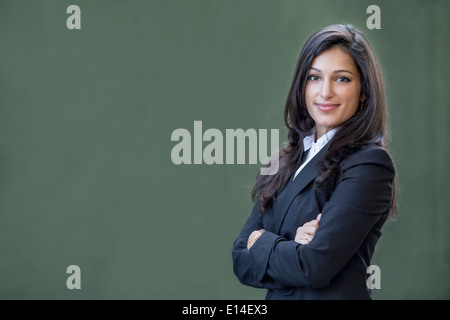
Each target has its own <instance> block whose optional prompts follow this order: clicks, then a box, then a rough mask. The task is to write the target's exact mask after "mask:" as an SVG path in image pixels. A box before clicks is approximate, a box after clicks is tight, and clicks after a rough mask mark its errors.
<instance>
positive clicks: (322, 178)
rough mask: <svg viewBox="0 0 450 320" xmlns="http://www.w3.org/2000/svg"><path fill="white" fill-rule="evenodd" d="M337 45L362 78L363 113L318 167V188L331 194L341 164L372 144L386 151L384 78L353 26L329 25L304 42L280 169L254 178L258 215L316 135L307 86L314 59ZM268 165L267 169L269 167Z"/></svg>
mask: <svg viewBox="0 0 450 320" xmlns="http://www.w3.org/2000/svg"><path fill="white" fill-rule="evenodd" d="M336 46H339V47H341V48H343V49H344V50H346V51H347V52H348V53H349V54H350V55H351V56H352V57H353V60H354V61H355V64H356V66H357V68H358V71H359V74H360V79H361V96H364V97H365V100H364V102H363V106H362V108H358V111H357V112H356V113H355V114H354V115H353V116H352V117H351V118H350V119H348V120H347V121H345V122H344V123H342V124H341V125H340V126H339V130H338V131H337V132H336V134H335V135H334V137H333V139H332V140H331V141H330V143H329V144H328V145H329V147H328V149H327V151H326V154H325V156H324V158H323V159H322V160H321V161H320V162H319V164H318V176H317V177H316V179H315V181H314V187H315V188H316V189H320V190H324V191H326V192H331V191H332V190H333V189H334V186H335V184H336V181H337V179H338V177H339V175H340V162H341V161H342V160H343V159H345V158H346V157H347V156H348V155H350V154H352V153H353V152H355V151H356V150H358V149H360V148H362V147H363V146H364V145H367V144H369V143H371V142H374V143H376V144H378V145H379V146H381V147H383V148H384V149H386V150H387V132H386V118H387V111H386V100H385V89H384V85H383V77H382V74H381V71H380V68H379V66H378V62H377V59H376V57H375V55H374V52H373V50H372V48H371V46H370V44H369V42H368V41H367V39H366V38H365V37H364V35H363V34H362V33H361V32H360V31H359V30H358V29H356V28H354V27H353V26H351V25H331V26H327V27H325V28H322V29H320V30H319V31H317V32H315V33H314V34H313V35H312V36H311V37H310V38H309V39H308V41H307V42H306V43H305V45H304V47H303V49H302V50H301V52H300V56H299V58H298V61H297V66H296V68H295V73H294V77H293V80H292V84H291V87H290V90H289V93H288V97H287V100H286V105H285V109H284V123H285V125H286V127H287V129H288V142H287V143H286V145H285V147H284V148H282V149H281V150H280V151H279V155H278V156H279V170H278V172H277V173H276V174H274V175H261V174H258V176H257V179H256V183H255V185H254V187H253V190H252V200H253V201H257V202H258V204H259V209H260V215H262V214H263V213H264V211H265V210H266V209H267V208H269V207H270V206H271V205H272V204H273V201H274V199H275V198H276V195H277V194H278V193H279V192H280V191H281V189H282V188H283V187H284V186H285V185H286V183H287V182H288V180H289V178H290V177H291V176H292V174H293V173H294V172H295V171H296V170H297V169H298V166H299V163H300V161H301V159H302V156H303V138H305V137H306V136H308V135H311V134H312V133H313V132H314V126H315V124H314V120H313V119H312V118H311V116H310V115H309V113H308V111H307V109H306V102H305V86H306V80H307V77H308V72H309V68H310V66H311V63H312V61H313V59H314V58H315V57H316V56H317V55H319V54H320V53H322V52H324V51H326V50H329V49H331V48H333V47H336ZM268 165H270V164H268ZM395 180H396V178H395V179H394V182H393V189H392V190H393V192H392V203H391V214H390V216H391V218H392V219H395V218H396V216H397V213H398V210H397V201H396V186H395V185H396V181H395Z"/></svg>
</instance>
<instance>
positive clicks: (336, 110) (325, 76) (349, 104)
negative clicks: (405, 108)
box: [305, 47, 365, 138]
mask: <svg viewBox="0 0 450 320" xmlns="http://www.w3.org/2000/svg"><path fill="white" fill-rule="evenodd" d="M305 99H306V107H307V109H308V113H309V115H310V116H311V118H313V120H314V123H315V125H316V134H317V138H320V137H321V136H322V135H324V134H325V133H326V132H327V131H328V130H329V129H331V128H334V127H337V126H339V125H340V124H341V123H343V122H344V121H347V120H348V119H350V117H351V116H353V115H354V114H355V113H356V109H357V108H358V105H359V102H361V103H362V102H363V101H364V99H365V95H364V94H361V83H360V77H359V72H358V69H357V67H356V65H355V62H354V61H353V58H352V57H351V56H350V54H349V53H348V52H347V51H346V50H345V49H344V48H343V47H335V48H332V49H330V50H327V51H325V52H323V53H322V54H320V55H318V56H317V57H316V58H315V59H314V60H313V62H312V64H311V68H310V72H309V74H308V81H307V83H306V90H305Z"/></svg>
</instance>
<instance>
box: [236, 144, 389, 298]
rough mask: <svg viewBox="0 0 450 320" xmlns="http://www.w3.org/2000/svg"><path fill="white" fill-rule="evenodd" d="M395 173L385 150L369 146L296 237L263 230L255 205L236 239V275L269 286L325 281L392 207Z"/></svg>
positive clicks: (315, 284) (317, 285) (249, 282)
mask: <svg viewBox="0 0 450 320" xmlns="http://www.w3.org/2000/svg"><path fill="white" fill-rule="evenodd" d="M394 175H395V172H394V169H393V165H392V162H391V160H390V157H389V156H388V155H387V153H386V152H385V151H383V150H381V149H374V150H369V152H366V154H365V155H364V157H362V158H360V161H358V162H357V163H350V165H348V166H347V167H345V168H343V172H342V175H341V177H340V179H339V181H338V183H337V185H336V189H335V191H334V192H333V194H332V196H331V198H330V200H329V201H328V202H327V203H326V204H325V205H324V207H323V208H322V215H320V216H318V218H317V219H315V220H312V221H310V222H309V223H306V224H305V225H303V226H301V227H299V228H298V229H297V232H296V236H295V239H294V240H288V239H286V238H283V237H281V236H280V235H277V234H275V233H272V232H270V231H263V229H264V226H263V225H262V222H261V220H260V219H259V218H258V213H257V207H256V206H255V208H254V209H253V211H252V214H251V215H250V217H249V219H248V220H247V223H246V224H245V226H244V228H243V230H242V232H241V235H240V236H239V237H238V239H237V240H236V241H235V245H234V249H233V262H234V270H235V273H236V275H237V276H238V278H239V279H240V281H241V282H242V283H244V284H247V285H250V286H254V287H263V288H268V289H284V288H288V287H310V288H320V287H325V286H327V285H328V284H329V282H330V281H331V279H332V278H333V277H334V275H335V274H336V273H337V272H339V271H340V270H341V269H342V268H343V267H344V266H345V264H346V263H347V262H348V261H349V260H350V258H351V257H352V256H353V255H354V254H355V252H356V251H357V250H358V248H359V247H360V245H361V244H362V242H363V241H364V240H365V238H366V237H367V235H368V234H369V232H370V230H371V229H372V228H373V227H374V226H375V224H376V223H377V222H378V221H379V220H380V218H381V217H382V216H383V215H384V214H385V213H386V212H388V210H389V206H390V201H391V195H392V180H393V178H394ZM319 225H320V226H319ZM255 231H260V232H261V233H259V232H255ZM306 234H309V235H310V236H308V238H309V240H312V238H314V241H313V242H311V243H309V241H308V240H307V239H306ZM258 235H259V236H258ZM255 236H258V237H257V239H256V240H255V239H254V238H255ZM254 240H255V241H254Z"/></svg>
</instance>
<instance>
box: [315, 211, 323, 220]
mask: <svg viewBox="0 0 450 320" xmlns="http://www.w3.org/2000/svg"><path fill="white" fill-rule="evenodd" d="M320 218H322V213H319V214H318V215H317V218H316V220H317V221H320Z"/></svg>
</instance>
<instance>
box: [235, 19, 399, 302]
mask: <svg viewBox="0 0 450 320" xmlns="http://www.w3.org/2000/svg"><path fill="white" fill-rule="evenodd" d="M284 118H285V124H286V126H287V129H288V139H289V141H288V143H287V144H286V146H285V147H284V148H283V149H282V150H280V152H279V166H280V167H279V170H278V172H277V173H276V174H275V175H259V176H258V177H257V181H256V184H255V186H254V189H253V192H252V199H253V200H254V201H255V206H254V208H253V210H252V212H251V214H250V216H249V218H248V220H247V222H246V223H245V225H244V227H243V229H242V231H241V233H240V234H239V236H238V238H237V239H236V241H235V243H234V246H233V252H232V253H233V268H234V272H235V274H236V275H237V277H238V278H239V280H240V281H241V282H242V283H243V284H246V285H249V286H253V287H257V288H266V289H268V291H267V295H266V299H370V298H371V292H370V289H369V288H368V287H367V284H366V280H367V277H368V274H367V273H366V271H367V268H368V266H369V265H370V260H371V257H372V255H373V252H374V249H375V245H376V242H377V240H378V238H379V237H380V235H381V228H382V226H383V224H384V222H385V221H386V219H387V217H388V216H389V215H390V216H391V218H395V217H396V214H397V206H396V198H395V169H394V164H393V162H392V160H391V157H390V156H389V154H388V152H387V146H386V132H385V131H386V104H385V93H384V86H383V81H382V76H381V72H380V69H379V66H378V63H377V61H376V58H375V56H374V53H373V51H372V49H371V47H370V45H369V43H368V42H367V40H366V38H365V37H364V36H363V35H362V33H361V32H360V31H359V30H357V29H355V28H354V27H352V26H348V25H332V26H328V27H325V28H323V29H321V30H319V31H317V32H316V33H315V34H313V35H312V36H311V37H310V38H309V39H308V41H307V42H306V44H305V46H304V47H303V49H302V51H301V53H300V56H299V59H298V62H297V67H296V70H295V74H294V78H293V81H292V85H291V88H290V91H289V94H288V98H287V102H286V106H285V112H284Z"/></svg>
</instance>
